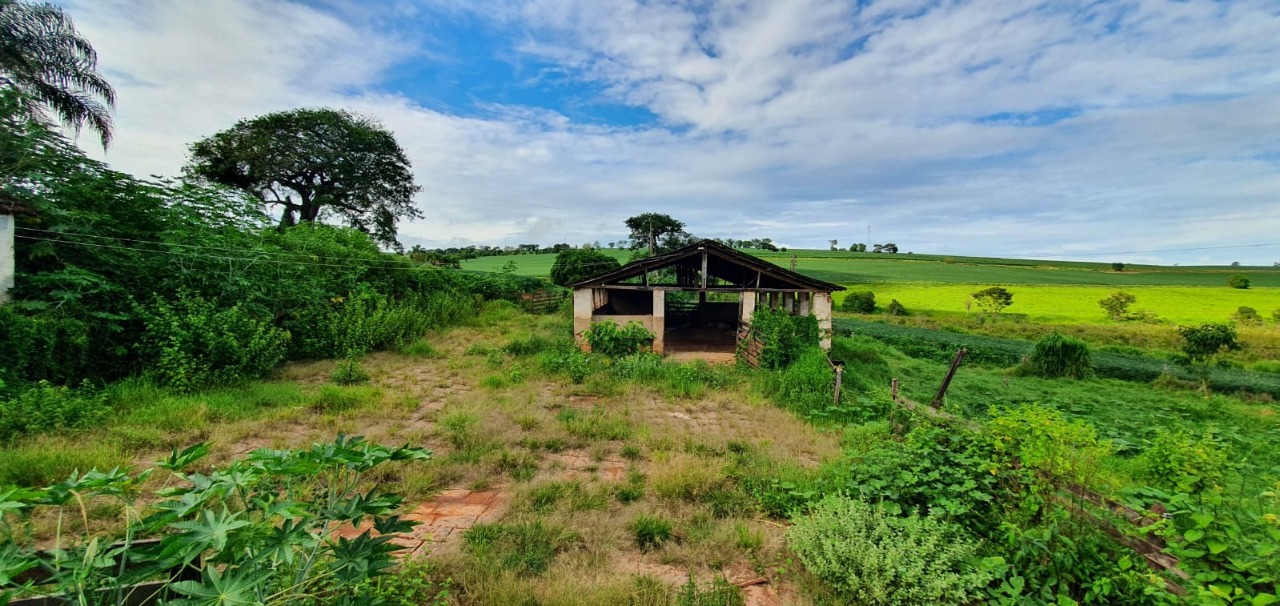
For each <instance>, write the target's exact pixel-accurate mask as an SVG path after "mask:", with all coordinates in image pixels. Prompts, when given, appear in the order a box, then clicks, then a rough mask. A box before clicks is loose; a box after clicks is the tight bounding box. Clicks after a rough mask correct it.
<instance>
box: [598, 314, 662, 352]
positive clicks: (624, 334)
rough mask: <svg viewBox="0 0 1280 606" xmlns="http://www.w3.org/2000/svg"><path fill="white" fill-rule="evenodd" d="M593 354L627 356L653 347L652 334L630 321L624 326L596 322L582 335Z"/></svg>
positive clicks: (641, 325) (642, 326)
mask: <svg viewBox="0 0 1280 606" xmlns="http://www.w3.org/2000/svg"><path fill="white" fill-rule="evenodd" d="M582 337H583V338H584V339H586V340H587V344H588V345H590V346H591V351H592V352H593V353H598V354H601V355H605V356H609V357H611V358H612V357H621V356H629V355H632V354H636V353H639V352H641V351H644V350H646V349H648V348H650V347H652V346H653V339H654V335H653V333H651V332H649V329H647V328H645V327H644V325H643V324H641V323H639V322H636V321H635V320H632V321H630V322H627V325H626V326H618V324H617V323H615V322H596V323H595V324H592V325H591V328H589V329H587V331H586V332H584V333H582Z"/></svg>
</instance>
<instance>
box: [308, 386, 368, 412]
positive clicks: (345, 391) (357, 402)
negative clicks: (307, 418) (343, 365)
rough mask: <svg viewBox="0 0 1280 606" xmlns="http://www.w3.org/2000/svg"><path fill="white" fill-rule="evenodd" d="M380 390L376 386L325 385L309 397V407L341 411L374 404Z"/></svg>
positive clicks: (326, 410)
mask: <svg viewBox="0 0 1280 606" xmlns="http://www.w3.org/2000/svg"><path fill="white" fill-rule="evenodd" d="M381 398H382V391H381V390H380V389H378V388H376V387H335V386H333V385H325V386H324V387H321V388H320V391H319V392H318V393H316V395H314V396H313V397H312V398H311V402H310V405H311V408H312V409H313V410H316V411H319V412H327V413H342V412H349V411H352V410H355V409H357V408H364V407H367V406H371V405H373V404H376V403H377V402H378V401H379V400H381Z"/></svg>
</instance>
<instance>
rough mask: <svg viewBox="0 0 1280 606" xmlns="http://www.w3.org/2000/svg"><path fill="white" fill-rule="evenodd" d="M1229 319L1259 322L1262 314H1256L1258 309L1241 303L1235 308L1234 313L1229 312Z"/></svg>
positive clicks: (1243, 322) (1245, 322)
mask: <svg viewBox="0 0 1280 606" xmlns="http://www.w3.org/2000/svg"><path fill="white" fill-rule="evenodd" d="M1231 320H1232V321H1234V322H1239V323H1241V324H1261V323H1262V316H1261V315H1259V314H1258V310H1256V309H1254V308H1252V307H1249V306H1247V305H1241V306H1240V307H1237V308H1236V313H1234V314H1231Z"/></svg>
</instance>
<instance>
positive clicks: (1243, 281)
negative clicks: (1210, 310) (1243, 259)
mask: <svg viewBox="0 0 1280 606" xmlns="http://www.w3.org/2000/svg"><path fill="white" fill-rule="evenodd" d="M1227 286H1230V287H1231V288H1239V289H1245V288H1249V276H1246V275H1244V274H1236V275H1234V276H1231V277H1230V278H1227Z"/></svg>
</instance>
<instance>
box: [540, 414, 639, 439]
mask: <svg viewBox="0 0 1280 606" xmlns="http://www.w3.org/2000/svg"><path fill="white" fill-rule="evenodd" d="M556 419H557V420H559V421H560V423H561V425H563V426H564V428H565V431H568V432H569V434H571V435H573V436H575V437H578V438H581V439H583V440H625V439H627V438H629V437H631V433H632V431H633V430H632V426H631V421H630V420H629V419H628V418H627V417H626V416H625V415H619V414H617V412H614V413H612V414H610V413H609V412H607V411H606V409H605V408H604V407H602V406H595V407H593V408H592V409H591V410H589V411H585V412H584V411H581V410H578V409H575V408H565V409H562V410H561V411H560V412H559V413H557V414H556Z"/></svg>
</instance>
